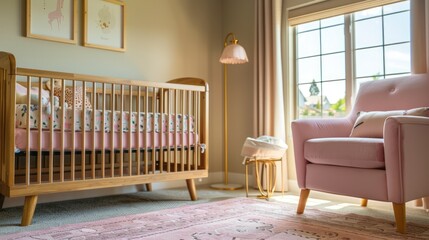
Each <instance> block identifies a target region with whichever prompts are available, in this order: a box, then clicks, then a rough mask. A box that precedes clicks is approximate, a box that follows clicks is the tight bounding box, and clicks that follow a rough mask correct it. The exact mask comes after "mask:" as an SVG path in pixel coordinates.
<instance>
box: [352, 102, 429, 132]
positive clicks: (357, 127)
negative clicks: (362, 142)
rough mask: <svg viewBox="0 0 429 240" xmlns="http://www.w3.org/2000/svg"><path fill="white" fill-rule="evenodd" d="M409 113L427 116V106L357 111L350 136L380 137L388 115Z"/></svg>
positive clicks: (428, 111)
mask: <svg viewBox="0 0 429 240" xmlns="http://www.w3.org/2000/svg"><path fill="white" fill-rule="evenodd" d="M400 115H411V116H423V117H429V108H428V107H421V108H413V109H410V110H395V111H371V112H364V111H361V112H359V113H358V118H357V119H356V122H355V124H354V126H353V129H352V132H351V134H350V137H369V138H382V137H383V126H384V121H385V120H386V118H388V117H392V116H400Z"/></svg>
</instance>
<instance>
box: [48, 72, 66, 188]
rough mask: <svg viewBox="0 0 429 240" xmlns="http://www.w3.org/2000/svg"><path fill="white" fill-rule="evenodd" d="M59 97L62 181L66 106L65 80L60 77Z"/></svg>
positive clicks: (62, 173) (61, 175)
mask: <svg viewBox="0 0 429 240" xmlns="http://www.w3.org/2000/svg"><path fill="white" fill-rule="evenodd" d="M60 81H61V97H60V99H59V100H60V106H61V111H60V119H61V120H60V123H61V126H60V128H61V130H60V131H61V140H60V141H61V142H60V144H61V146H60V148H61V149H60V181H61V182H64V161H65V159H64V158H65V156H64V124H65V123H64V122H65V116H66V110H67V109H66V107H65V97H64V96H65V95H66V94H65V85H66V83H65V81H64V79H61V80H60ZM51 91H54V90H53V88H52V89H51Z"/></svg>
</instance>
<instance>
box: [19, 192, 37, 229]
mask: <svg viewBox="0 0 429 240" xmlns="http://www.w3.org/2000/svg"><path fill="white" fill-rule="evenodd" d="M36 205H37V196H26V197H25V202H24V212H23V214H22V220H21V226H28V225H30V224H31V222H32V220H33V215H34V210H36Z"/></svg>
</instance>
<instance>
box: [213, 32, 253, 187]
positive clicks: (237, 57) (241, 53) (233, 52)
mask: <svg viewBox="0 0 429 240" xmlns="http://www.w3.org/2000/svg"><path fill="white" fill-rule="evenodd" d="M229 38H232V39H231V40H228V39H229ZM248 61H249V60H248V59H247V54H246V51H245V50H244V48H243V47H242V46H241V45H240V44H238V40H237V39H236V38H235V35H234V33H228V34H227V35H226V37H225V41H224V48H223V51H222V55H221V57H220V59H219V62H221V63H222V64H223V124H224V128H223V144H224V146H223V147H224V157H223V160H224V183H218V184H213V185H211V187H212V188H215V189H222V190H236V189H239V188H242V187H243V186H242V185H240V184H231V183H229V182H228V85H227V82H228V81H227V78H228V74H227V66H226V65H227V64H242V63H247V62H248Z"/></svg>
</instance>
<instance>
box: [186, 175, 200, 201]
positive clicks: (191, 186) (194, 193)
mask: <svg viewBox="0 0 429 240" xmlns="http://www.w3.org/2000/svg"><path fill="white" fill-rule="evenodd" d="M186 186H188V192H189V195H190V196H191V199H192V201H196V200H197V199H198V196H197V190H196V188H195V181H194V179H186Z"/></svg>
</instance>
